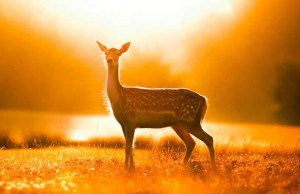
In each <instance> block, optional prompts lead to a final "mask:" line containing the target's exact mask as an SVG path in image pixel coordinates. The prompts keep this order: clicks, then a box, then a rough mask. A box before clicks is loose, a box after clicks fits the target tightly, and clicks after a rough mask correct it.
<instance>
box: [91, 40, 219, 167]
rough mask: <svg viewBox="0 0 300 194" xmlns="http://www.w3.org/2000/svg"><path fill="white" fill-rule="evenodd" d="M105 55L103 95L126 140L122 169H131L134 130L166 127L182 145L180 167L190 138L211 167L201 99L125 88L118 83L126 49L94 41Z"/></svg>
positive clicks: (191, 146)
mask: <svg viewBox="0 0 300 194" xmlns="http://www.w3.org/2000/svg"><path fill="white" fill-rule="evenodd" d="M96 42H97V44H98V46H99V48H100V50H101V51H102V52H104V53H105V59H106V63H107V67H108V76H107V95H108V98H109V101H110V104H111V107H112V110H113V114H114V116H115V118H116V120H117V121H118V122H119V123H120V125H121V127H122V130H123V134H124V136H125V139H126V146H125V166H126V167H128V165H129V167H131V168H133V167H134V163H133V155H132V148H133V139H134V133H135V129H136V128H163V127H168V126H170V127H171V128H172V129H173V130H174V131H175V132H176V134H177V135H178V136H179V137H180V138H181V140H182V141H183V142H184V144H185V145H186V148H187V149H186V154H185V157H184V164H186V163H187V162H188V160H189V158H190V156H191V154H192V151H193V149H194V147H195V141H194V139H193V138H192V136H191V134H192V135H193V136H195V137H197V138H199V139H200V140H202V141H203V142H204V143H205V144H206V146H207V147H208V149H209V152H210V158H211V164H212V167H215V151H214V147H213V138H212V136H210V135H209V134H208V133H207V132H205V131H204V130H203V128H202V126H201V122H202V120H203V119H204V115H205V112H206V109H207V102H206V98H205V97H204V96H201V95H199V94H198V93H196V92H193V91H191V90H189V89H185V88H179V89H170V88H157V89H152V88H141V87H125V86H122V85H121V83H120V80H119V58H120V56H121V55H122V54H123V53H125V52H126V51H127V50H128V49H129V46H130V42H127V43H126V44H124V45H123V46H122V47H121V48H120V49H116V48H110V49H108V48H107V47H106V46H105V45H104V44H101V43H100V42H98V41H96Z"/></svg>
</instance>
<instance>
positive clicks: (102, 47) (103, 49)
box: [96, 41, 108, 53]
mask: <svg viewBox="0 0 300 194" xmlns="http://www.w3.org/2000/svg"><path fill="white" fill-rule="evenodd" d="M96 42H97V44H98V46H99V48H100V50H101V51H102V52H105V53H107V52H108V48H107V47H106V46H105V45H104V44H101V43H100V42H99V41H96Z"/></svg>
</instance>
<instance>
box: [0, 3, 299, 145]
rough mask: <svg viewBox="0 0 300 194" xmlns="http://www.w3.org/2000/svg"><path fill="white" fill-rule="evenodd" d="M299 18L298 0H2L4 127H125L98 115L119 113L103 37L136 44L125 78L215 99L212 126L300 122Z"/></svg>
mask: <svg viewBox="0 0 300 194" xmlns="http://www.w3.org/2000/svg"><path fill="white" fill-rule="evenodd" d="M299 24H300V1H298V0H286V1H284V2H283V1H281V0H264V1H259V0H192V1H178V0H176V1H160V0H153V1H146V2H143V1H138V0H129V1H100V0H99V1H96V0H85V1H83V0H64V1H61V0H51V1H50V0H48V1H47V0H43V1H35V0H27V1H22V0H2V1H0V121H1V124H0V130H1V133H3V134H6V135H7V134H8V136H9V137H11V138H14V139H18V137H21V136H22V137H23V136H24V134H26V133H29V134H32V133H33V131H36V132H37V133H41V132H43V131H47V134H48V131H49V129H51V130H53V129H57V130H56V131H58V132H64V131H68V130H71V131H72V130H74V126H75V128H76V129H77V131H81V132H80V133H78V134H77V136H78V137H77V138H74V139H77V140H80V139H81V140H84V139H88V137H92V136H93V135H90V136H87V135H86V134H88V133H89V132H87V131H88V130H86V129H88V128H93V130H94V134H95V133H96V134H98V135H99V136H102V135H103V134H107V133H110V132H105V130H104V131H102V132H101V130H102V129H107V126H110V127H111V128H113V129H115V128H116V130H117V131H121V130H120V129H119V126H118V125H117V124H116V123H114V122H115V121H113V120H112V121H111V123H114V124H108V123H106V122H107V121H106V120H105V119H104V120H105V121H104V120H103V121H102V120H101V119H100V117H98V116H99V115H107V114H109V111H107V104H108V103H107V99H106V97H105V90H104V89H105V82H106V65H105V63H104V62H103V56H102V55H101V53H100V52H99V49H98V48H97V45H96V43H95V40H98V41H100V42H102V43H104V44H106V45H107V46H109V47H115V48H120V47H121V45H122V44H124V43H125V42H128V41H130V42H131V43H132V44H131V48H130V49H129V51H128V52H127V53H126V54H124V55H123V56H122V57H121V72H120V73H121V75H120V77H121V83H122V84H124V85H128V86H143V87H172V88H173V87H174V88H178V87H186V88H190V89H192V90H194V91H196V92H198V93H200V94H202V95H205V96H206V97H207V98H208V99H209V110H208V113H207V116H206V120H207V121H209V122H213V123H219V122H221V123H261V124H271V125H278V124H282V125H299V124H300V118H299V116H300V25H299ZM82 117H86V118H87V117H88V118H89V119H90V120H85V125H84V126H82V124H80V122H79V121H80V118H82ZM94 117H96V118H98V120H97V119H96V118H94ZM74 118H75V120H74ZM76 118H77V120H76ZM95 119H96V121H95ZM99 119H100V120H99ZM94 121H95V122H94ZM74 123H75V124H74ZM81 123H82V122H81ZM93 123H94V124H93ZM101 123H102V124H103V123H106V124H105V126H106V127H103V126H104V124H103V125H102V124H101ZM70 126H73V128H72V127H70ZM78 126H80V127H78ZM112 126H113V127H112ZM108 128H109V127H108ZM113 129H111V130H113ZM111 130H110V131H111ZM26 131H27V132H26ZM28 131H29V132H28ZM95 131H96V132H95ZM16 134H17V135H16ZM18 134H23V135H18ZM120 134H121V133H120ZM296 134H298V137H299V130H297V132H296ZM72 135H73V136H74V135H75V136H76V134H72ZM72 135H71V136H72ZM83 136H84V137H83ZM296 136H297V135H296ZM4 141H6V140H4ZM15 141H16V140H15ZM22 141H24V138H21V140H20V142H22Z"/></svg>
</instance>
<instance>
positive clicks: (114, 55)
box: [96, 41, 130, 66]
mask: <svg viewBox="0 0 300 194" xmlns="http://www.w3.org/2000/svg"><path fill="white" fill-rule="evenodd" d="M96 42H97V44H98V46H99V48H100V50H101V51H102V52H104V54H105V61H106V63H107V65H108V66H118V65H119V58H120V56H121V55H122V54H123V53H125V52H126V51H127V50H128V49H129V46H130V42H127V43H125V44H123V46H122V47H121V48H120V49H116V48H110V49H108V48H107V46H105V45H104V44H101V43H100V42H98V41H96Z"/></svg>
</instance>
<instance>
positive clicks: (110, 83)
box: [107, 65, 123, 106]
mask: <svg viewBox="0 0 300 194" xmlns="http://www.w3.org/2000/svg"><path fill="white" fill-rule="evenodd" d="M122 88H123V87H122V85H121V83H120V80H119V65H117V66H111V65H108V76H107V95H108V98H109V100H110V102H111V104H112V106H114V105H117V104H118V103H119V102H120V99H121V98H120V94H121V90H122Z"/></svg>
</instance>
